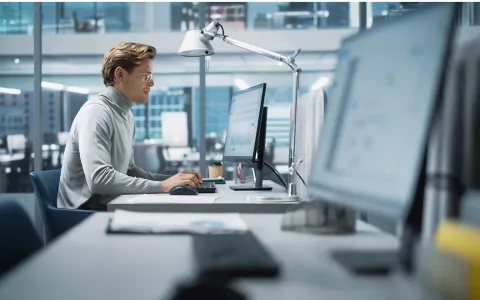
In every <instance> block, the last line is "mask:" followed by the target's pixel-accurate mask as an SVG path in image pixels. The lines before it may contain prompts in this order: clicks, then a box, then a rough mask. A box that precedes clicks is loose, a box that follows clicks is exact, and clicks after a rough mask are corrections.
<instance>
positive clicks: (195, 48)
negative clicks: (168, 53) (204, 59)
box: [178, 30, 215, 57]
mask: <svg viewBox="0 0 480 300" xmlns="http://www.w3.org/2000/svg"><path fill="white" fill-rule="evenodd" d="M213 54H215V50H213V47H212V45H211V44H210V41H209V40H208V39H207V38H206V37H204V36H203V35H202V34H201V33H200V30H190V31H187V33H186V34H185V38H184V39H183V42H182V45H181V46H180V50H178V55H181V56H190V57H198V56H209V55H213Z"/></svg>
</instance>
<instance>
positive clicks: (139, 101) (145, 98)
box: [137, 96, 148, 103]
mask: <svg viewBox="0 0 480 300" xmlns="http://www.w3.org/2000/svg"><path fill="white" fill-rule="evenodd" d="M147 101H148V96H147V97H143V98H140V99H138V100H137V103H146V102H147Z"/></svg>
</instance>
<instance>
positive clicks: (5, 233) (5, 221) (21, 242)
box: [0, 201, 43, 276]
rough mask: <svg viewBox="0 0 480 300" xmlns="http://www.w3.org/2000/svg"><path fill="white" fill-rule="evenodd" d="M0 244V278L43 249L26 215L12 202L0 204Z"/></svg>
mask: <svg viewBox="0 0 480 300" xmlns="http://www.w3.org/2000/svg"><path fill="white" fill-rule="evenodd" d="M0 244H1V246H0V276H2V274H5V273H6V272H7V271H9V270H11V269H12V268H14V267H15V266H16V265H18V263H20V262H22V261H23V260H24V259H26V258H27V257H29V256H30V255H32V254H33V253H35V252H36V251H37V250H40V249H41V248H42V247H43V243H42V241H41V240H40V237H39V236H38V234H37V232H36V231H35V228H34V227H33V225H32V222H31V221H30V219H29V217H28V215H27V214H26V213H25V211H24V210H23V209H22V208H21V207H20V205H19V204H17V203H15V202H13V201H4V202H2V203H0Z"/></svg>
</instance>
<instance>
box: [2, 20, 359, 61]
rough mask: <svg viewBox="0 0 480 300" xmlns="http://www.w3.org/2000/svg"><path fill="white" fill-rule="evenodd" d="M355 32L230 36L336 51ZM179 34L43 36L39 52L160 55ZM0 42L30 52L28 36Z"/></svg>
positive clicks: (279, 46) (220, 47) (9, 50)
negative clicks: (131, 50) (141, 49)
mask: <svg viewBox="0 0 480 300" xmlns="http://www.w3.org/2000/svg"><path fill="white" fill-rule="evenodd" d="M137 24H138V22H137ZM137 26H140V25H137ZM226 30H228V29H226ZM356 32H357V29H325V30H301V31H300V30H261V31H235V32H234V34H232V36H231V38H234V39H238V40H240V41H243V42H246V43H250V44H253V45H255V46H258V47H263V48H266V49H269V50H271V51H276V52H284V51H285V52H292V50H294V49H296V48H302V50H304V51H336V50H338V48H339V47H340V44H341V41H342V40H343V38H345V37H346V36H349V35H351V34H353V33H356ZM183 36H184V33H182V32H153V33H115V34H96V35H91V34H62V35H43V38H42V39H43V43H42V51H43V55H55V56H63V55H103V54H105V52H106V51H108V49H110V47H112V46H113V45H114V44H116V43H119V42H122V41H132V42H139V43H146V44H151V45H152V46H155V47H156V48H157V50H158V52H159V53H161V54H176V53H177V52H178V48H179V47H180V44H181V42H182V40H183ZM0 44H1V45H2V46H1V47H0V56H2V55H17V56H21V55H33V37H32V36H29V35H2V36H0ZM212 45H213V47H214V48H215V50H216V51H217V52H220V53H246V52H247V51H246V50H243V49H240V48H237V47H234V46H231V45H228V44H226V43H224V42H222V41H221V40H218V39H215V40H214V41H213V43H212Z"/></svg>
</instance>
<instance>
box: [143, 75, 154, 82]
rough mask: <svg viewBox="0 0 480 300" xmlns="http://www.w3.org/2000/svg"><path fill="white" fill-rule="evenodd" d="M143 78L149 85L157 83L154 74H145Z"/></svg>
mask: <svg viewBox="0 0 480 300" xmlns="http://www.w3.org/2000/svg"><path fill="white" fill-rule="evenodd" d="M143 78H145V81H146V82H147V83H153V82H154V81H155V75H153V73H146V74H143Z"/></svg>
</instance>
